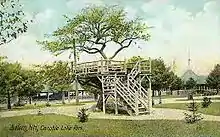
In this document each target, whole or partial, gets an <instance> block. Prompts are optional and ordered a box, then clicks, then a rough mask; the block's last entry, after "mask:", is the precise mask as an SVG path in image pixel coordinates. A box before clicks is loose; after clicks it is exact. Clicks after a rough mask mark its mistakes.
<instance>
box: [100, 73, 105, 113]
mask: <svg viewBox="0 0 220 137" xmlns="http://www.w3.org/2000/svg"><path fill="white" fill-rule="evenodd" d="M101 82H102V98H103V99H102V101H103V102H102V103H103V104H102V108H103V113H104V114H105V91H104V76H102V81H101Z"/></svg>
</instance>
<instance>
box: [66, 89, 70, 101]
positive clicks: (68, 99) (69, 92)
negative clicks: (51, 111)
mask: <svg viewBox="0 0 220 137" xmlns="http://www.w3.org/2000/svg"><path fill="white" fill-rule="evenodd" d="M67 94H68V103H70V92H69V91H68V93H67Z"/></svg>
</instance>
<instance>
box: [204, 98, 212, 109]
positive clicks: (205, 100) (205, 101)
mask: <svg viewBox="0 0 220 137" xmlns="http://www.w3.org/2000/svg"><path fill="white" fill-rule="evenodd" d="M211 103H212V101H211V98H208V97H204V98H203V102H202V107H203V108H207V107H208V106H209V105H210V104H211Z"/></svg>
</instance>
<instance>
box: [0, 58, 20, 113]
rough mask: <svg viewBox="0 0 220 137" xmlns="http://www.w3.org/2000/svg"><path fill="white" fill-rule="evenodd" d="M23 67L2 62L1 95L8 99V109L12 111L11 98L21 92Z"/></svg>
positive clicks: (0, 74)
mask: <svg viewBox="0 0 220 137" xmlns="http://www.w3.org/2000/svg"><path fill="white" fill-rule="evenodd" d="M21 69H22V68H21V65H20V64H18V63H8V62H6V61H1V62H0V93H1V95H3V96H5V97H6V98H7V108H8V109H11V98H12V97H13V96H14V95H16V94H17V93H18V91H19V89H20V88H19V87H20V84H21V83H22V76H21Z"/></svg>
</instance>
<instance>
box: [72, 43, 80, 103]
mask: <svg viewBox="0 0 220 137" xmlns="http://www.w3.org/2000/svg"><path fill="white" fill-rule="evenodd" d="M73 48H74V49H73V52H74V53H73V54H74V67H75V70H76V73H75V84H76V86H75V88H76V104H78V103H79V91H78V78H77V56H76V44H75V39H73Z"/></svg>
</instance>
